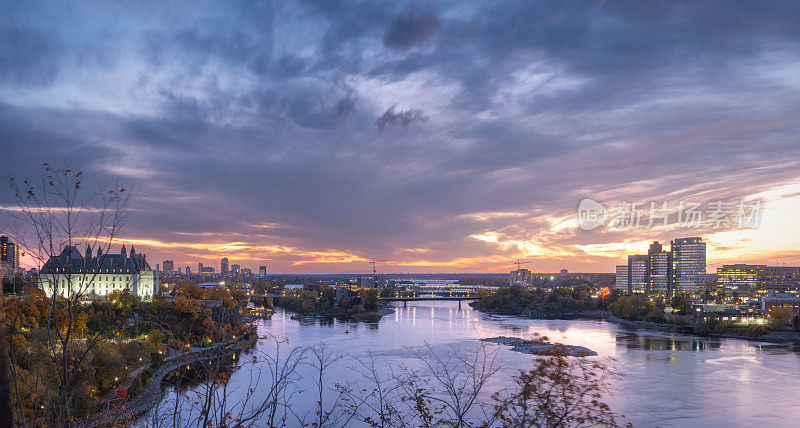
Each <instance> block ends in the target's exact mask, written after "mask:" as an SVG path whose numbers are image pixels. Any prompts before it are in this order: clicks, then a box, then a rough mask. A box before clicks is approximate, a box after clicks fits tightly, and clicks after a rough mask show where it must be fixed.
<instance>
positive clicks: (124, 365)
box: [3, 285, 255, 426]
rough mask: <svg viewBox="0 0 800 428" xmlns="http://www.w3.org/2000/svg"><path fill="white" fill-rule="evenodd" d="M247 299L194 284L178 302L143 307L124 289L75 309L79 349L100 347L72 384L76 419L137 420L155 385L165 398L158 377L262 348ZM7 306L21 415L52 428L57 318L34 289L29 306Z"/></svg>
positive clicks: (16, 302)
mask: <svg viewBox="0 0 800 428" xmlns="http://www.w3.org/2000/svg"><path fill="white" fill-rule="evenodd" d="M245 300H246V298H245V297H244V296H243V295H241V296H240V295H237V294H235V293H231V292H230V291H229V290H227V289H222V288H213V289H203V288H200V287H197V286H196V285H188V286H183V287H181V288H179V289H177V290H175V291H174V293H173V296H172V297H164V296H163V295H156V296H155V297H154V299H153V300H152V301H150V302H141V301H140V299H139V298H138V297H135V296H133V295H132V294H130V292H129V291H128V290H123V291H122V292H115V293H112V294H111V295H109V296H108V297H106V298H105V299H103V300H99V301H97V300H96V301H93V302H91V303H90V304H87V305H77V306H74V307H72V310H73V311H75V312H74V315H73V317H74V319H76V320H77V321H78V322H77V323H76V324H77V325H73V326H72V328H73V329H76V330H78V332H79V333H78V334H79V337H78V340H76V343H75V346H76V347H77V350H80V348H81V346H87V345H86V342H88V341H89V340H92V341H93V343H94V346H93V348H91V349H89V350H88V351H86V353H85V358H84V360H83V361H82V362H81V363H80V364H79V365H78V367H76V370H75V372H76V376H75V378H74V379H73V380H72V381H71V384H72V385H74V395H73V399H72V406H71V412H70V419H71V420H72V421H75V422H77V421H81V420H87V419H86V418H87V417H90V418H95V417H96V416H93V415H96V414H98V413H105V412H115V413H114V414H115V415H116V416H118V417H122V416H125V417H124V418H123V419H126V420H127V419H129V418H130V415H125V414H126V413H131V412H129V410H128V409H136V408H137V406H135V405H131V404H129V403H137V402H138V401H137V400H142V398H140V395H141V394H142V393H148V394H152V389H153V387H154V386H153V384H154V382H158V388H157V389H158V390H159V391H160V386H161V381H160V380H159V379H157V376H156V374H157V373H160V372H161V371H163V370H164V367H165V366H167V365H171V364H176V363H177V364H178V366H180V365H182V364H186V361H185V360H184V358H189V359H190V360H191V361H192V362H190V363H189V364H194V363H196V362H197V361H194V360H195V359H197V358H198V356H200V355H203V354H204V353H205V352H206V351H208V352H210V351H212V350H215V349H217V350H219V349H222V348H227V347H229V346H231V344H232V343H248V342H250V343H252V342H254V340H255V339H254V337H255V330H254V328H253V327H252V326H250V325H246V324H245V323H244V322H243V320H242V317H241V312H240V308H241V307H243V305H242V303H243V302H244V301H245ZM209 303H212V304H210V305H209ZM3 304H4V309H5V312H6V316H7V319H8V321H9V323H8V330H7V334H8V341H9V347H10V351H11V352H10V357H11V358H10V359H11V363H12V365H13V366H12V368H13V370H14V373H15V374H16V380H17V384H16V387H15V388H16V391H17V394H18V397H19V400H20V401H19V402H18V403H17V404H16V409H18V411H20V412H22V411H24V413H25V418H26V419H27V420H29V421H32V422H36V423H37V424H38V423H45V421H46V420H47V414H46V413H45V412H46V411H47V410H48V403H52V401H51V400H50V396H49V391H52V390H53V386H52V385H54V384H56V383H57V379H55V378H54V377H53V375H52V373H53V369H54V366H55V364H56V363H57V361H51V359H50V358H47V357H49V356H50V355H48V354H47V351H46V350H45V345H46V343H47V332H48V331H52V329H53V328H54V327H55V326H54V324H53V322H54V321H53V317H49V316H48V312H49V310H50V309H49V307H50V304H49V303H48V302H47V301H46V300H45V296H43V295H41V292H40V291H39V290H38V289H36V288H32V289H30V291H29V297H28V298H26V299H19V298H14V297H11V298H6V299H5V301H4V302H3ZM54 305H55V307H56V313H57V314H58V315H57V316H61V311H62V310H63V311H66V310H67V309H68V307H67V306H65V305H61V304H60V303H59V302H58V301H56V302H54ZM62 306H63V308H62ZM48 326H49V327H50V329H49V330H48V329H47V327H48ZM237 337H238V342H237V340H236V338H237ZM81 338H85V339H81ZM43 356H44V357H45V358H43ZM198 361H199V360H198ZM176 368H177V367H176ZM173 370H175V369H169V370H167V371H166V372H165V373H164V375H166V374H167V373H170V372H172V371H173ZM20 403H21V404H22V406H20ZM129 406H133V407H129ZM119 409H122V410H119ZM133 413H136V414H141V413H142V412H138V411H137V412H133ZM21 417H22V416H20V418H21ZM118 417H115V418H116V419H118ZM91 420H94V419H91ZM106 420H109V419H108V418H107V419H106ZM91 425H94V424H90V426H91Z"/></svg>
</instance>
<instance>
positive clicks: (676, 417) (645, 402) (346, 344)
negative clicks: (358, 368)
mask: <svg viewBox="0 0 800 428" xmlns="http://www.w3.org/2000/svg"><path fill="white" fill-rule="evenodd" d="M395 309H396V312H395V313H394V314H392V315H387V316H385V317H383V319H382V320H381V321H380V322H379V323H375V324H364V323H362V324H357V323H343V322H338V321H333V322H331V323H320V322H319V321H295V320H291V319H290V314H289V313H286V312H284V311H282V310H280V309H279V310H278V311H277V312H276V313H275V315H274V316H273V317H272V319H271V320H261V321H259V322H258V329H259V333H260V334H261V335H264V334H266V333H272V334H275V335H277V336H279V337H285V338H287V339H288V341H289V345H291V346H310V345H314V344H317V343H319V342H325V343H326V344H327V347H328V349H329V350H331V351H333V352H334V353H337V354H342V355H344V358H343V359H342V360H340V361H338V362H337V363H336V364H335V365H334V366H332V367H331V369H330V371H329V372H328V376H329V377H330V379H332V381H331V382H346V381H348V380H353V381H355V380H357V379H358V375H356V374H355V373H354V372H353V371H352V370H351V369H350V367H352V366H353V365H354V356H358V355H363V354H364V352H365V351H366V350H371V351H372V352H373V353H375V355H376V359H377V361H378V365H379V366H381V367H384V366H385V365H386V364H387V363H390V362H391V363H396V362H398V361H404V360H406V361H411V359H410V356H409V354H408V352H407V349H408V348H409V347H419V346H423V345H424V344H425V343H429V344H431V345H434V347H448V346H456V347H460V346H464V347H467V346H474V344H475V343H476V342H477V339H478V338H480V337H484V338H486V337H494V336H516V337H523V338H525V337H530V336H532V335H533V334H534V333H539V334H541V335H545V336H548V337H549V338H550V340H551V341H558V342H562V343H565V344H569V345H581V346H585V347H587V348H589V349H592V350H594V351H596V352H597V353H598V354H599V356H598V357H590V358H601V359H609V358H613V361H610V364H611V366H612V367H613V368H614V370H615V371H616V372H618V373H620V374H621V376H620V377H619V379H617V380H615V381H614V383H613V386H612V387H613V389H614V391H615V393H614V396H613V397H610V398H609V400H608V402H609V404H610V405H611V408H612V409H613V410H614V411H616V412H619V413H622V414H624V415H625V419H624V420H625V421H628V422H631V423H633V425H634V426H647V427H650V426H676V427H677V426H705V427H723V426H726V427H729V426H797V424H798V421H800V400H797V393H798V391H800V347H797V346H795V345H790V344H785V345H784V344H770V343H760V342H750V341H744V340H738V339H710V338H698V337H694V336H690V335H684V334H679V333H670V332H661V331H651V330H636V329H630V328H626V327H622V326H619V325H616V324H613V323H610V322H606V321H599V320H532V319H523V318H518V317H510V316H494V315H487V314H484V313H481V312H478V311H476V310H474V309H472V308H470V307H469V306H468V305H462V309H459V308H458V303H457V302H414V303H409V305H408V307H407V308H403V307H402V303H400V304H399V305H395ZM490 346H493V347H499V348H500V349H499V351H498V354H497V358H498V360H497V361H498V363H499V364H500V366H501V367H502V372H501V374H500V375H499V376H497V377H496V378H495V379H494V380H493V382H492V383H491V384H489V385H488V387H487V392H491V391H494V390H498V389H500V388H502V387H503V386H504V383H505V382H507V381H508V376H509V375H513V374H514V373H515V372H516V370H517V369H519V368H524V367H528V366H529V365H530V361H531V359H532V358H534V357H532V356H530V355H524V354H520V353H517V352H512V351H510V348H508V347H503V346H502V345H490ZM259 347H264V349H265V350H266V347H269V348H270V349H272V348H273V347H274V343H272V342H270V341H267V340H265V341H262V342H261V343H260V344H259ZM256 350H258V347H257V348H256ZM247 358H249V356H247V355H242V356H240V358H239V360H241V361H246V360H247ZM303 370H304V372H305V373H307V374H308V375H309V376H307V377H310V374H311V373H310V368H305V369H303ZM249 381H250V371H249V370H245V369H242V370H238V371H236V372H235V373H234V374H233V375H232V378H231V383H230V385H231V387H230V388H229V389H234V388H235V387H237V386H238V387H239V388H238V390H237V391H233V392H231V393H230V394H229V396H228V400H235V399H236V395H237V394H241V393H243V391H244V390H245V389H246V388H247V385H248V382H249ZM311 386H312V384H307V385H306V387H307V388H308V389H311ZM174 396H175V394H174V393H172V394H171V395H170V393H169V391H168V393H167V394H166V396H165V397H166V398H165V399H164V402H163V403H162V406H168V405H171V404H172V403H171V402H170V401H171V400H172V399H174V398H169V397H174ZM314 401H315V400H314V398H313V397H311V396H309V398H306V399H301V398H296V399H295V400H294V402H293V403H294V404H293V410H294V411H295V412H297V413H305V412H306V411H310V410H311V409H312V406H313V402H314ZM140 423H141V424H142V425H147V423H146V422H145V420H140ZM288 426H294V424H292V423H289V424H288Z"/></svg>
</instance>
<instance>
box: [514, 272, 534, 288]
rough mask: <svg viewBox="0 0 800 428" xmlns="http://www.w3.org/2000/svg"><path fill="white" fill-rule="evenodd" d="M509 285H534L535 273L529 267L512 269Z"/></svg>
mask: <svg viewBox="0 0 800 428" xmlns="http://www.w3.org/2000/svg"><path fill="white" fill-rule="evenodd" d="M508 285H523V286H525V287H530V286H531V285H533V275H532V274H531V271H530V270H528V269H517V270H512V271H511V273H510V274H509V276H508Z"/></svg>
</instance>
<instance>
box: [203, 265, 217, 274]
mask: <svg viewBox="0 0 800 428" xmlns="http://www.w3.org/2000/svg"><path fill="white" fill-rule="evenodd" d="M200 273H202V274H213V273H214V266H203V267H202V268H201V269H200Z"/></svg>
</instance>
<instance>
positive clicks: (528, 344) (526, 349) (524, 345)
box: [481, 336, 597, 357]
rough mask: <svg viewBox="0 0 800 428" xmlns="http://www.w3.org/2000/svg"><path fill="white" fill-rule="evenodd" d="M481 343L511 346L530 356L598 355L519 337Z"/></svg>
mask: <svg viewBox="0 0 800 428" xmlns="http://www.w3.org/2000/svg"><path fill="white" fill-rule="evenodd" d="M481 341H483V342H489V343H495V344H498V345H506V346H511V347H512V348H511V350H512V351H515V352H521V353H523V354H530V355H553V354H556V353H559V352H562V351H566V355H568V356H570V357H591V356H595V355H597V352H595V351H592V350H591V349H589V348H586V347H584V346H577V345H556V344H553V343H550V342H545V341H541V340H525V339H520V338H518V337H507V336H498V337H490V338H487V339H481Z"/></svg>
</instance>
